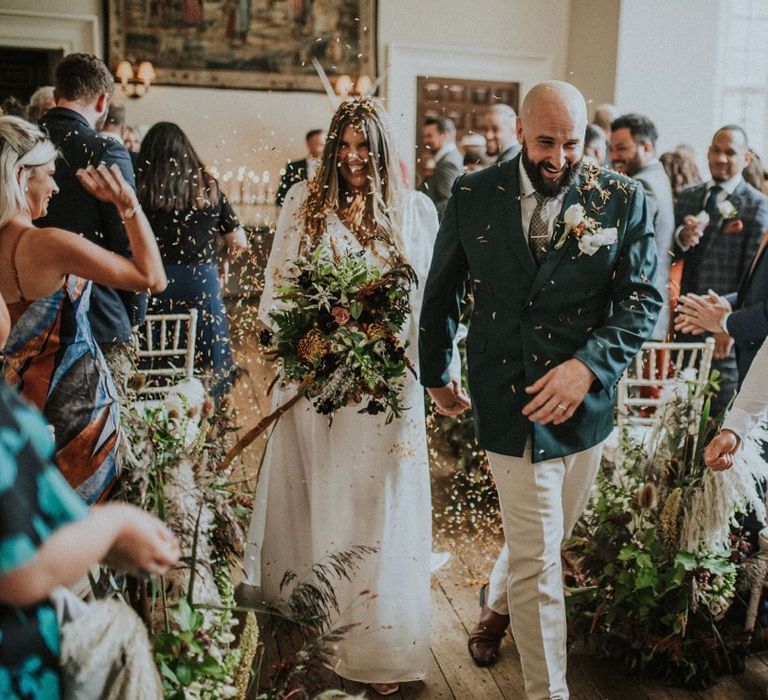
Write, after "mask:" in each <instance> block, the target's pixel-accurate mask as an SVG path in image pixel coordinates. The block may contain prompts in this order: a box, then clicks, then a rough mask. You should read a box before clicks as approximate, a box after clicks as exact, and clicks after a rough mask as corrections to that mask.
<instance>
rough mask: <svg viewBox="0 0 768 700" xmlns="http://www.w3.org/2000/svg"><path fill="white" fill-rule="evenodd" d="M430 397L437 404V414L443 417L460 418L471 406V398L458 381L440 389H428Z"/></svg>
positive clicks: (453, 381)
mask: <svg viewBox="0 0 768 700" xmlns="http://www.w3.org/2000/svg"><path fill="white" fill-rule="evenodd" d="M427 392H429V396H430V398H431V399H432V401H434V402H435V407H436V408H437V412H438V413H439V414H441V415H443V416H458V415H459V414H460V413H464V411H466V410H467V409H468V408H469V407H470V406H471V403H470V401H469V396H467V392H466V391H464V388H463V387H462V386H461V383H460V382H458V381H457V380H456V379H454V380H452V381H451V383H450V384H446V385H445V386H443V387H439V388H428V389H427Z"/></svg>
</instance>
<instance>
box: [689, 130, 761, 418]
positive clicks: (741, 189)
mask: <svg viewBox="0 0 768 700" xmlns="http://www.w3.org/2000/svg"><path fill="white" fill-rule="evenodd" d="M748 149H749V144H748V142H747V134H746V132H745V131H744V129H742V128H741V127H740V126H738V125H735V124H729V125H726V126H723V127H721V128H720V129H718V130H717V131H716V132H715V134H714V136H713V137H712V143H711V144H710V146H709V150H708V152H707V161H708V164H709V170H710V175H711V179H710V180H709V182H706V183H702V184H700V185H695V186H694V187H690V188H688V189H686V190H684V191H683V192H682V193H681V194H680V198H679V199H678V202H677V205H676V207H675V224H676V225H677V229H676V231H675V243H676V245H675V257H676V258H677V259H679V260H682V261H683V271H682V280H681V284H680V293H681V296H683V295H686V294H691V293H692V294H697V295H701V296H703V295H706V294H708V293H709V291H710V290H711V291H713V292H714V293H716V294H728V293H731V292H733V291H734V290H736V289H738V286H739V282H740V280H741V279H742V277H743V276H744V274H745V273H746V272H747V270H748V268H749V265H750V262H751V261H752V259H753V258H754V256H755V253H756V251H757V248H758V246H759V245H760V240H761V239H762V237H763V232H764V231H765V230H766V229H767V228H768V197H766V196H765V195H764V194H763V193H762V192H758V191H757V190H756V189H755V188H754V187H752V186H751V185H749V184H747V183H746V182H745V181H744V177H743V176H742V174H741V172H742V170H743V169H744V168H745V167H746V166H747V164H748V162H749V153H748ZM700 212H704V213H705V215H706V216H703V215H702V216H700ZM690 338H691V336H690V335H688V334H686V333H682V332H679V333H678V339H679V340H683V341H684V340H688V339H690ZM714 338H715V354H714V357H715V359H714V361H713V363H712V367H713V369H716V370H718V371H719V372H720V378H719V382H720V391H719V392H718V393H717V394H716V396H715V397H714V399H713V402H712V407H713V412H714V413H715V414H719V413H722V412H723V410H724V409H725V407H726V406H727V405H728V403H729V402H730V401H731V399H732V398H733V394H734V393H735V390H736V384H737V381H738V370H737V362H736V354H735V352H734V351H733V338H731V337H730V336H728V335H727V334H726V333H724V332H717V333H714Z"/></svg>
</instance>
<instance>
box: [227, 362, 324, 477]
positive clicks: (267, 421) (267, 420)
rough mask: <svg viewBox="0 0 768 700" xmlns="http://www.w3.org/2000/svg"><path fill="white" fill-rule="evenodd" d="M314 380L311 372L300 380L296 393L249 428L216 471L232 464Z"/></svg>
mask: <svg viewBox="0 0 768 700" xmlns="http://www.w3.org/2000/svg"><path fill="white" fill-rule="evenodd" d="M314 379H315V373H314V372H311V373H310V374H308V375H307V376H306V377H304V379H303V380H302V382H301V384H299V386H298V388H297V389H296V393H295V394H294V395H293V396H292V397H291V398H290V399H288V401H286V402H285V403H284V404H283V405H282V406H278V407H277V408H276V409H275V410H274V411H272V413H270V414H269V415H268V416H265V417H264V418H262V419H261V420H260V421H259V422H258V423H257V424H256V425H255V426H254V427H253V428H251V429H250V430H249V431H248V432H247V433H246V434H245V435H243V437H241V438H240V439H239V440H238V441H237V443H236V444H235V446H234V447H233V448H232V449H231V450H230V451H229V452H227V456H226V457H224V461H223V462H222V463H221V464H220V465H219V466H218V467H217V468H216V470H217V471H220V472H222V471H224V470H225V469H226V468H227V467H228V466H229V465H230V464H232V462H233V460H234V459H235V458H236V457H238V456H239V455H240V454H241V453H242V451H243V450H244V449H245V448H246V447H248V445H250V444H251V443H252V442H253V441H254V440H255V439H256V438H257V437H259V435H261V434H262V433H263V432H264V431H265V430H266V429H267V428H268V427H269V426H270V425H272V423H274V422H275V421H276V420H278V418H280V416H282V415H283V414H284V413H285V412H286V411H288V410H290V409H291V407H292V406H293V405H294V404H295V403H296V402H297V401H298V400H299V399H300V398H302V397H303V396H304V389H306V388H307V387H308V386H309V385H310V384H311V383H312V382H313V381H314Z"/></svg>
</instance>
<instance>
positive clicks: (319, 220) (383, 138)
mask: <svg viewBox="0 0 768 700" xmlns="http://www.w3.org/2000/svg"><path fill="white" fill-rule="evenodd" d="M348 126H351V127H353V128H354V129H356V130H358V131H360V132H362V133H363V134H365V137H366V139H367V140H368V152H369V159H370V164H371V167H370V169H369V175H368V179H369V187H368V193H367V196H366V197H365V211H364V214H363V221H364V222H365V224H366V226H368V227H370V229H371V232H372V237H373V238H375V239H378V240H381V241H384V242H385V243H387V244H389V245H390V246H391V247H392V248H393V249H394V252H395V253H396V256H397V257H398V258H400V260H401V261H404V258H403V245H402V240H401V237H400V229H399V222H398V219H399V212H400V201H401V198H402V186H401V183H400V171H399V166H398V163H397V157H396V154H395V150H394V147H393V145H392V141H391V138H390V129H389V124H388V120H387V115H386V112H385V111H384V109H383V108H382V107H381V106H380V105H379V104H377V103H376V102H375V101H374V100H373V99H372V98H370V97H358V98H354V99H350V100H345V101H344V102H342V103H341V104H340V105H339V107H338V109H337V110H336V113H335V114H334V115H333V119H332V120H331V125H330V127H329V129H328V139H327V141H326V143H325V150H324V151H323V157H322V160H321V162H320V166H319V167H318V169H317V173H316V174H315V177H314V178H313V179H312V180H311V181H310V183H309V192H308V194H307V198H306V200H305V201H304V205H303V207H302V210H301V213H302V215H303V219H304V225H305V230H306V232H307V233H308V234H309V237H310V240H311V242H312V244H313V245H315V244H316V243H317V242H318V241H319V239H320V237H321V236H322V235H323V234H324V233H325V230H326V226H327V220H328V216H330V215H331V214H333V213H334V212H338V210H339V208H340V205H341V197H342V196H343V195H344V193H345V190H344V183H343V180H341V178H340V176H339V150H340V148H341V142H342V136H343V134H344V129H345V128H346V127H348Z"/></svg>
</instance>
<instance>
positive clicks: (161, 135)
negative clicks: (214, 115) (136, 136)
mask: <svg viewBox="0 0 768 700" xmlns="http://www.w3.org/2000/svg"><path fill="white" fill-rule="evenodd" d="M136 189H137V192H138V195H139V201H140V202H141V205H142V206H143V207H144V208H145V209H149V210H158V209H159V210H162V211H176V210H182V211H183V210H188V209H205V208H207V207H211V206H214V205H215V204H216V203H217V202H218V199H219V183H218V182H217V181H216V178H215V177H213V175H211V174H210V173H209V172H208V171H206V169H205V165H204V164H203V162H202V161H201V160H200V157H199V156H198V155H197V153H196V152H195V149H194V148H193V147H192V144H191V143H190V142H189V139H188V138H187V136H186V134H185V133H184V132H183V131H182V130H181V129H180V128H179V127H178V126H177V125H176V124H172V123H171V122H158V123H157V124H155V125H154V126H153V127H152V128H151V129H150V130H149V131H148V132H147V134H146V136H145V137H144V140H143V141H142V142H141V150H140V151H139V157H138V161H137V165H136Z"/></svg>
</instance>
